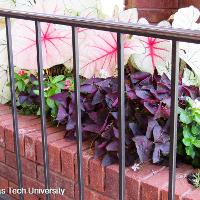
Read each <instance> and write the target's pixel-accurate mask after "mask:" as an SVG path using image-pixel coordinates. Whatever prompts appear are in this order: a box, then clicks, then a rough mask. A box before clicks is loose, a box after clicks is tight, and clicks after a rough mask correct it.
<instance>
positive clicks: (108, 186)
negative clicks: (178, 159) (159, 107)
mask: <svg viewBox="0 0 200 200" xmlns="http://www.w3.org/2000/svg"><path fill="white" fill-rule="evenodd" d="M11 124H12V116H11V110H10V108H9V107H7V106H2V105H0V188H1V189H2V188H8V187H12V188H17V170H16V159H15V154H14V143H13V130H12V125H11ZM47 134H48V136H47V138H48V151H49V167H50V185H51V187H52V188H58V187H60V188H64V189H66V192H65V195H64V196H59V195H54V196H51V198H52V199H53V200H76V199H77V200H78V183H77V159H76V153H77V147H76V143H75V141H72V140H69V139H64V136H65V131H64V129H63V128H62V127H61V128H55V127H52V126H51V124H48V123H47ZM19 135H20V148H21V152H20V154H21V160H22V172H23V185H24V188H30V187H33V188H44V176H43V158H42V143H41V132H40V120H39V119H38V118H37V117H35V116H28V117H27V116H21V115H20V116H19ZM191 170H192V168H191V167H190V166H188V165H181V166H180V167H179V168H178V169H177V180H176V182H177V189H176V199H179V200H180V199H181V200H198V199H199V192H200V191H199V190H193V189H192V187H191V186H190V185H189V184H188V183H187V181H186V179H185V178H184V176H185V175H186V174H188V173H189V172H191ZM83 172H84V182H85V189H84V195H85V200H115V199H116V200H117V199H118V176H119V170H118V165H111V166H109V167H106V168H104V167H102V165H101V162H100V161H99V160H95V159H93V155H92V151H91V149H90V142H84V143H83ZM167 185H168V168H167V167H162V166H156V165H152V164H150V163H146V164H145V165H143V166H142V168H141V169H140V170H139V171H138V172H133V170H132V169H131V168H126V200H167ZM10 198H11V199H12V200H16V199H19V196H18V195H10ZM43 199H45V197H44V195H29V194H26V195H25V200H43Z"/></svg>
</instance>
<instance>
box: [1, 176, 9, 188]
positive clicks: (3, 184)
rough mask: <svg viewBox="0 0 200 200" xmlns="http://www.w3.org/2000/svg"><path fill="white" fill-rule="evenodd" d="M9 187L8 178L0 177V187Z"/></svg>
mask: <svg viewBox="0 0 200 200" xmlns="http://www.w3.org/2000/svg"><path fill="white" fill-rule="evenodd" d="M7 188H8V180H7V179H5V178H3V177H0V189H7Z"/></svg>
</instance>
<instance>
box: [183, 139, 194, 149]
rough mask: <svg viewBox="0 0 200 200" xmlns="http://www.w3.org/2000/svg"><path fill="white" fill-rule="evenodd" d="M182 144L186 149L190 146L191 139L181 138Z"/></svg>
mask: <svg viewBox="0 0 200 200" xmlns="http://www.w3.org/2000/svg"><path fill="white" fill-rule="evenodd" d="M183 144H184V145H185V146H187V147H189V146H191V145H192V143H191V138H183Z"/></svg>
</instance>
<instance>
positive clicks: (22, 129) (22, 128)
mask: <svg viewBox="0 0 200 200" xmlns="http://www.w3.org/2000/svg"><path fill="white" fill-rule="evenodd" d="M19 122H21V121H19ZM39 129H40V125H39V121H38V119H33V120H27V121H23V123H22V122H21V123H19V143H20V154H21V155H22V156H24V135H25V134H29V133H30V132H33V131H35V130H39ZM5 141H6V149H8V150H9V151H12V152H14V137H13V128H12V127H11V126H6V128H5Z"/></svg>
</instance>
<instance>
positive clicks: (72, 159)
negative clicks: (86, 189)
mask: <svg viewBox="0 0 200 200" xmlns="http://www.w3.org/2000/svg"><path fill="white" fill-rule="evenodd" d="M88 143H89V142H88V141H87V142H84V143H83V147H82V149H83V151H84V150H86V149H88V148H89V144H88ZM76 158H77V144H74V145H72V146H69V147H67V148H63V149H62V150H61V160H62V175H64V176H65V177H67V178H69V179H72V180H77V176H76V174H77V172H76V171H75V165H76V166H77V164H75V163H76Z"/></svg>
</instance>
